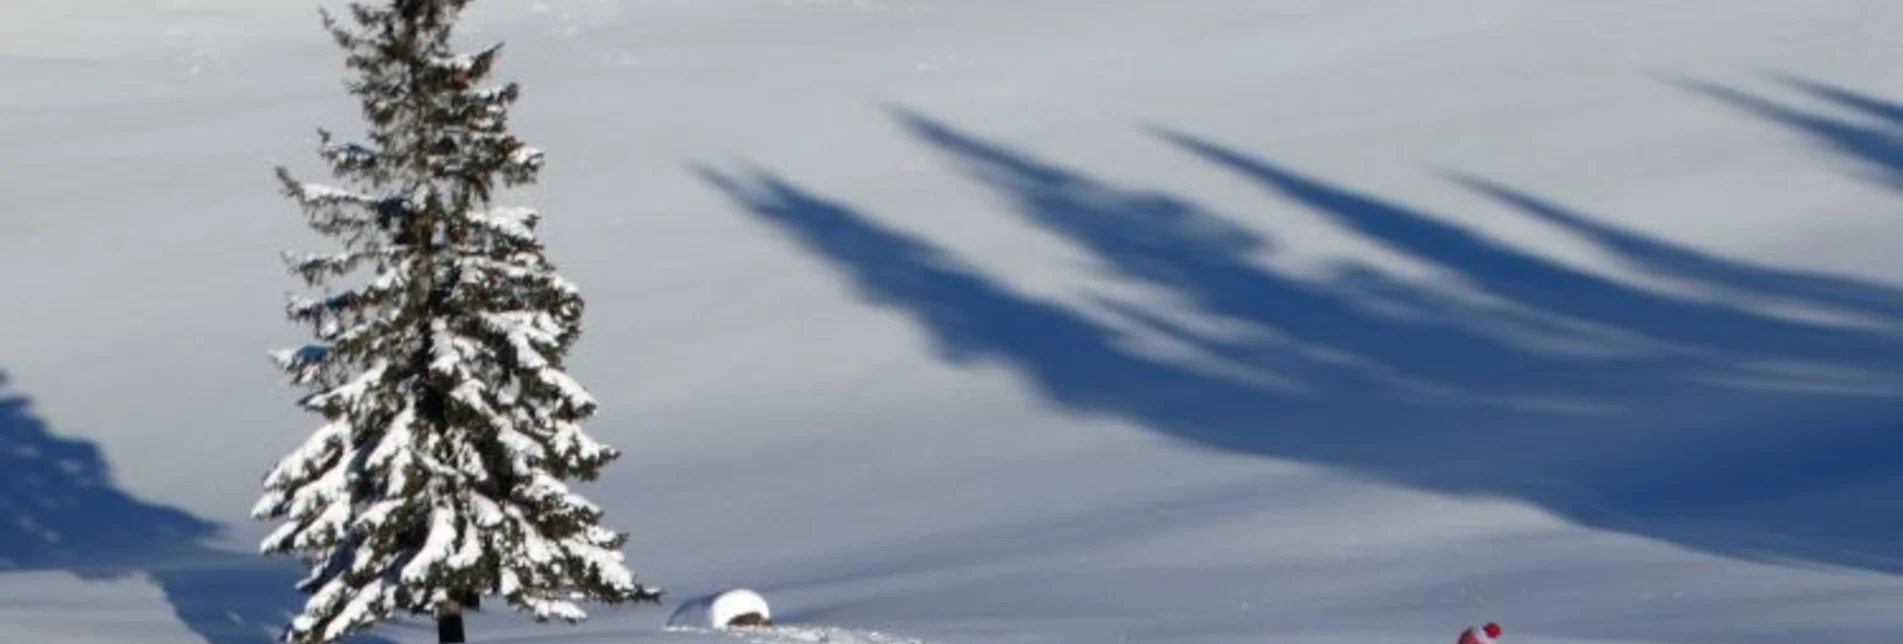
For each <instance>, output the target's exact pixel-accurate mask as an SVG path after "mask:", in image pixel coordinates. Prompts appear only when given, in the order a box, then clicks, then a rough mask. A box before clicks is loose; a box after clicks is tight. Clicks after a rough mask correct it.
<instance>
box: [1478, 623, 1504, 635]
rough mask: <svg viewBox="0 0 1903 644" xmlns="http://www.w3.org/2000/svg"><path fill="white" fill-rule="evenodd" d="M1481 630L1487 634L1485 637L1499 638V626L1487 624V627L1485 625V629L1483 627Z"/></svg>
mask: <svg viewBox="0 0 1903 644" xmlns="http://www.w3.org/2000/svg"><path fill="white" fill-rule="evenodd" d="M1481 630H1484V631H1486V632H1487V637H1499V636H1500V625H1499V624H1495V623H1493V622H1487V625H1486V626H1485V627H1483V628H1481Z"/></svg>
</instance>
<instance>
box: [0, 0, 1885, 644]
mask: <svg viewBox="0 0 1903 644" xmlns="http://www.w3.org/2000/svg"><path fill="white" fill-rule="evenodd" d="M1900 33H1903V3H1898V2H1896V0H1809V1H1803V2H1799V1H1796V0H1672V1H1670V2H1660V1H1641V0H1438V1H1435V2H1417V1H1412V0H693V1H689V0H619V1H615V0H539V1H534V2H519V1H513V0H487V1H485V2H478V3H477V7H475V8H474V9H472V15H471V19H470V28H469V30H468V31H467V35H468V36H469V38H470V42H471V43H485V42H489V41H492V40H498V39H499V40H504V41H506V42H507V43H508V45H507V49H506V50H505V55H504V56H505V58H504V60H505V62H504V65H503V68H502V69H501V71H500V74H501V76H502V77H504V78H507V79H512V80H517V81H520V82H521V83H522V84H523V90H524V97H523V100H522V101H521V103H520V104H519V106H518V108H517V110H516V112H515V114H516V117H515V121H514V122H515V124H516V126H517V127H516V129H517V132H518V133H519V134H521V135H522V136H523V137H524V138H525V139H527V140H528V141H529V142H531V143H532V144H535V145H537V146H539V147H541V148H542V149H544V150H546V151H547V153H548V159H549V169H548V171H547V172H546V173H545V174H544V180H543V181H542V183H541V184H540V185H539V186H537V187H536V189H535V190H533V191H532V192H529V193H527V194H526V195H523V196H522V198H521V200H520V201H524V202H527V203H532V204H534V205H536V206H539V207H541V208H542V209H543V210H544V211H545V213H546V214H547V221H546V223H545V224H544V226H543V230H544V231H545V235H546V239H547V241H548V243H549V248H550V255H551V259H553V260H554V261H555V262H556V263H557V265H558V266H560V267H561V268H562V269H563V271H564V272H565V274H566V275H568V276H569V277H570V278H572V279H573V280H574V281H575V282H577V283H578V284H579V285H580V286H581V288H582V289H583V293H584V295H585V296H587V298H588V301H589V309H588V314H587V318H586V320H585V323H584V326H585V328H586V330H587V332H586V335H585V336H584V337H583V338H582V340H581V342H580V344H579V345H578V348H577V350H576V354H575V358H574V361H573V362H572V364H571V366H572V367H573V368H574V369H573V372H574V374H575V375H576V376H577V377H578V378H580V379H581V381H582V382H583V383H584V384H586V385H588V386H589V387H590V389H591V390H592V391H593V392H594V393H595V394H596V395H597V397H598V398H600V400H601V401H602V404H603V411H602V413H601V415H600V416H599V418H598V420H597V421H596V422H594V423H593V424H592V425H591V426H590V428H591V430H592V431H593V432H594V434H595V435H596V436H597V437H599V438H601V439H602V440H604V441H606V442H609V443H610V444H613V445H615V446H617V447H620V448H622V449H623V450H624V451H625V452H626V454H627V456H626V457H625V458H624V459H622V460H621V461H619V462H618V463H616V464H615V465H613V466H611V467H610V469H609V470H608V474H607V476H606V477H605V478H604V479H603V480H602V481H600V482H598V483H597V484H595V485H592V486H591V487H589V488H588V492H589V494H591V495H592V497H593V498H594V499H596V500H598V501H600V502H601V503H602V504H603V505H604V506H605V507H606V508H607V509H608V511H609V514H608V521H609V522H610V524H611V525H614V526H616V527H619V528H623V529H626V530H629V531H630V532H631V533H632V535H633V541H632V543H631V544H630V546H629V548H628V554H629V558H630V563H631V564H632V567H633V568H634V569H635V571H636V573H637V574H638V575H639V576H640V577H641V579H642V580H643V581H645V582H648V583H652V584H657V585H659V586H661V587H663V588H664V589H666V590H667V591H668V593H669V595H668V603H667V604H666V605H662V606H652V605H649V606H642V607H638V608H631V609H625V610H622V609H615V610H605V611H601V612H599V613H598V614H597V615H596V618H595V619H593V620H591V621H590V622H588V623H586V624H584V625H580V626H574V627H569V626H561V625H535V624H533V623H530V622H527V621H524V620H520V619H516V618H514V617H512V616H509V615H502V614H495V613H493V612H491V613H485V614H482V615H478V616H477V617H476V618H475V619H474V620H473V622H472V624H471V635H472V641H478V642H518V643H530V642H564V643H571V642H572V643H607V642H683V643H688V642H692V643H703V642H704V643H718V642H768V643H779V642H838V643H842V644H844V643H852V642H857V643H864V644H897V643H904V644H911V643H914V642H923V643H929V644H961V643H970V644H980V643H983V644H991V643H1014V644H1056V643H1074V644H1106V643H1113V642H1146V643H1147V642H1170V643H1177V642H1182V643H1194V644H1241V643H1245V642H1246V643H1251V644H1254V643H1262V642H1287V643H1290V644H1295V643H1301V644H1403V643H1415V642H1450V641H1452V639H1453V637H1454V635H1455V634H1456V633H1457V632H1458V631H1459V629H1460V628H1462V627H1464V626H1465V625H1467V624H1470V623H1473V622H1476V621H1485V620H1497V621H1499V622H1501V623H1502V624H1503V625H1504V626H1505V627H1506V637H1505V638H1504V639H1503V640H1502V642H1503V644H1615V643H1617V644H1635V643H1647V644H1667V643H1672V644H1677V643H1694V642H1697V643H1706V642H1709V643H1714V644H1717V643H1722V644H1772V643H1787V642H1794V641H1803V642H1832V643H1870V644H1880V643H1894V642H1899V641H1903V578H1900V577H1899V576H1898V575H1899V574H1903V435H1900V434H1899V430H1903V253H1898V252H1897V251H1896V249H1897V248H1899V245H1900V244H1903V39H1899V38H1898V36H1897V34H1900ZM341 73H342V65H341V58H340V55H339V53H338V52H337V51H336V50H335V49H333V48H332V47H331V46H330V42H329V41H328V40H327V39H326V37H325V35H324V34H323V33H322V31H321V30H320V28H319V25H318V23H317V16H316V12H315V7H314V6H313V5H312V4H311V3H309V2H305V1H291V0H269V1H265V0H248V1H244V0H7V1H6V2H0V145H3V146H4V152H0V371H4V372H5V373H6V374H7V375H8V380H7V381H6V383H5V384H4V386H0V642H8V643H11V642H49V643H51V642H60V643H73V644H94V643H107V642H140V643H144V644H170V643H185V642H208V643H210V644H247V643H254V642H263V641H266V639H267V637H268V636H269V634H270V633H272V632H273V631H275V629H276V628H278V626H279V625H280V624H282V622H283V620H284V619H286V617H287V616H288V614H289V613H290V610H291V609H292V608H293V607H294V606H295V605H296V604H297V603H298V601H299V598H298V597H297V596H296V594H295V592H294V591H292V590H291V582H292V581H293V580H294V579H295V578H296V576H297V575H298V571H297V570H296V569H295V567H294V566H293V565H291V564H290V563H288V562H284V561H281V560H265V559H262V558H259V557H257V556H254V555H253V554H252V553H253V552H254V551H255V544H256V542H257V540H258V538H259V537H260V536H262V534H263V533H264V531H265V530H266V529H267V528H268V527H269V526H267V525H265V524H260V523H257V522H254V521H251V520H250V519H248V518H247V517H246V512H247V511H248V510H249V508H250V506H251V504H252V502H253V501H254V500H255V499H256V497H257V495H258V493H259V491H260V488H259V477H260V476H261V475H262V474H263V472H264V471H265V469H266V468H268V467H269V466H270V465H271V464H272V463H273V462H275V461H276V459H277V458H278V457H279V456H281V455H282V454H283V453H284V452H285V451H286V450H288V449H289V448H291V447H292V446H294V445H296V444H297V443H298V442H299V441H300V440H301V439H302V438H303V437H304V436H305V435H306V434H307V433H308V432H309V431H310V430H312V429H313V428H314V424H313V422H312V419H311V418H309V417H307V416H305V415H304V414H302V413H300V412H298V411H297V410H296V409H294V407H293V406H292V401H293V400H294V398H295V397H296V395H297V392H296V390H293V389H292V388H290V387H288V386H286V385H285V384H284V383H283V382H282V381H281V380H280V378H279V377H278V375H277V373H276V372H275V371H274V370H273V369H272V368H271V366H270V365H269V364H268V363H267V361H266V359H265V352H266V351H268V350H270V349H274V348H278V347H282V346H289V345H294V344H297V343H300V342H303V341H304V340H305V338H306V335H305V333H304V331H303V330H302V329H299V328H296V327H294V326H292V325H290V324H289V323H288V322H286V321H284V320H283V318H282V315H281V310H282V308H281V303H282V301H283V297H284V295H285V294H286V293H287V292H291V291H295V290H297V289H298V287H299V285H298V284H297V283H296V282H295V280H294V279H293V278H292V277H291V276H289V275H287V274H285V273H284V272H283V271H282V270H281V269H280V268H279V264H278V261H277V253H278V251H279V250H282V249H299V250H313V249H317V248H322V247H323V246H322V241H321V240H318V239H315V238H313V237H312V236H311V235H310V234H308V233H307V232H306V231H305V229H304V224H303V218H302V216H301V215H300V213H299V212H298V211H297V210H296V208H295V207H294V206H293V205H292V204H291V203H290V202H288V201H286V200H284V199H283V198H281V197H280V196H279V195H278V194H277V192H276V190H277V184H276V182H275V181H274V180H273V178H272V176H271V171H272V168H273V166H275V165H278V164H285V165H289V166H290V167H291V168H292V169H294V170H296V171H298V172H300V173H301V174H305V175H309V176H313V177H316V176H318V174H319V173H320V171H321V165H320V164H319V163H318V162H317V159H316V157H315V156H314V154H313V152H312V146H313V144H314V142H315V140H316V136H315V129H316V128H318V127H327V128H332V129H335V130H337V131H339V132H342V133H350V134H355V133H356V132H358V131H359V130H360V125H359V121H358V119H357V115H356V106H355V104H354V103H353V102H352V101H351V99H350V98H349V97H347V96H346V95H345V94H344V93H343V92H342V89H341V84H340V83H341ZM732 585H744V586H748V587H752V588H755V589H758V590H760V591H762V592H763V593H764V594H766V596H767V597H768V598H770V599H772V600H773V602H774V605H773V608H774V618H775V620H776V621H777V622H779V623H781V624H783V625H785V627H784V628H781V629H777V630H774V631H763V632H759V633H752V634H736V633H709V632H703V631H691V630H670V629H668V628H667V627H666V626H665V622H666V618H667V615H668V614H669V612H670V611H671V610H672V608H673V604H674V603H675V602H679V601H685V600H687V599H691V598H693V597H695V596H698V595H702V594H704V593H707V592H711V591H716V590H719V589H721V588H725V587H728V586H732ZM364 641H366V642H385V643H389V642H402V643H413V644H414V643H423V642H432V641H434V632H433V630H432V629H431V627H430V625H429V624H428V623H427V622H424V621H417V620H406V621H403V622H399V623H395V624H391V625H389V626H387V627H384V628H380V629H378V630H377V631H376V633H375V637H372V638H366V639H365V640H364Z"/></svg>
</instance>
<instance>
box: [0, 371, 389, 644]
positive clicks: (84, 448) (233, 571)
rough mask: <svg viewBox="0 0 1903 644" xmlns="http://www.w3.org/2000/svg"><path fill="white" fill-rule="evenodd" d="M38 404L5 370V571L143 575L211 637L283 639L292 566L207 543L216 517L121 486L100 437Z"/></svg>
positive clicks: (296, 600) (0, 489)
mask: <svg viewBox="0 0 1903 644" xmlns="http://www.w3.org/2000/svg"><path fill="white" fill-rule="evenodd" d="M31 406H32V401H31V400H30V399H28V398H26V397H24V396H20V395H18V394H16V393H11V392H9V387H8V382H7V379H6V376H5V373H4V372H0V572H9V571H14V572H17V571H64V572H67V573H70V574H73V575H76V576H78V577H79V578H81V579H84V580H88V581H100V580H113V579H125V578H129V577H134V576H143V577H147V578H149V579H151V580H152V582H153V583H155V584H156V585H158V587H159V588H160V589H161V590H162V591H163V592H164V594H165V597H166V600H167V601H168V602H169V603H170V604H171V606H172V610H173V613H174V614H175V615H177V616H178V618H179V620H180V621H181V622H182V623H184V625H185V626H186V627H187V628H189V629H190V630H191V631H192V632H194V633H196V634H197V635H198V636H199V637H202V638H203V639H204V640H205V641H206V642H209V643H211V644H262V643H264V642H275V641H277V635H278V633H279V632H281V631H282V629H283V627H284V625H285V624H287V623H289V619H290V617H291V615H292V614H294V612H295V610H296V609H297V608H298V606H299V605H300V604H301V598H300V597H299V596H298V593H297V591H296V589H295V588H294V584H295V583H296V581H297V579H298V571H297V570H296V569H295V568H294V567H287V566H284V565H282V564H281V563H279V562H272V561H266V560H264V559H263V558H261V557H257V556H249V555H241V554H237V553H232V552H227V551H223V550H218V549H215V548H212V547H209V546H207V545H205V543H206V542H207V541H208V540H210V539H212V538H214V537H216V536H217V535H218V532H219V526H218V525H217V524H215V523H212V522H209V521H206V520H204V519H200V518H198V517H195V516H192V515H191V514H189V513H187V512H185V511H182V510H179V509H176V508H170V507H166V506H162V505H156V504H151V503H146V502H144V501H140V500H139V499H136V498H134V497H132V496H131V495H129V494H127V493H125V492H124V491H122V490H120V489H118V487H117V486H116V485H115V484H114V482H113V480H112V474H111V469H110V467H109V466H108V465H107V463H106V460H105V458H104V457H103V456H102V455H101V453H100V450H99V448H98V447H97V446H95V445H93V444H91V443H88V442H86V441H83V440H79V439H75V438H69V437H62V436H58V435H55V434H54V433H52V431H51V430H49V429H48V428H47V426H46V423H45V421H43V420H41V419H40V418H39V417H37V416H36V415H34V413H33V411H32V409H31ZM352 641H357V642H366V643H377V642H382V643H386V644H387V643H388V640H384V639H381V638H366V639H361V640H352Z"/></svg>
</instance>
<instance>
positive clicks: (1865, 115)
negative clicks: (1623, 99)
mask: <svg viewBox="0 0 1903 644" xmlns="http://www.w3.org/2000/svg"><path fill="white" fill-rule="evenodd" d="M1776 80H1777V81H1778V82H1779V84H1781V85H1784V86H1785V87H1788V88H1792V89H1794V90H1797V91H1799V92H1801V93H1803V94H1804V95H1807V96H1809V97H1811V98H1813V99H1817V100H1820V101H1822V102H1823V103H1825V104H1828V105H1830V106H1832V107H1835V108H1837V109H1839V110H1841V111H1844V112H1847V113H1848V114H1854V115H1856V118H1852V117H1850V116H1848V115H1843V116H1840V115H1835V114H1829V113H1825V112H1822V111H1813V110H1806V109H1802V108H1797V107H1792V106H1790V105H1788V104H1786V103H1783V102H1779V101H1776V100H1772V99H1770V98H1766V97H1764V96H1761V95H1758V94H1754V93H1751V92H1748V91H1745V90H1741V89H1737V88H1734V87H1727V86H1724V85H1719V84H1716V83H1709V82H1705V81H1700V80H1693V79H1682V78H1681V79H1676V84H1678V85H1679V86H1681V87H1684V88H1687V89H1689V90H1691V91H1693V92H1697V93H1699V94H1703V95H1706V96H1709V97H1712V98H1715V99H1717V100H1719V101H1721V102H1724V103H1726V104H1729V105H1731V106H1733V107H1736V108H1738V109H1742V110H1744V111H1746V112H1749V113H1751V114H1753V115H1756V116H1758V117H1760V118H1763V119H1766V120H1769V121H1771V122H1774V123H1778V124H1780V125H1783V126H1785V127H1788V128H1791V129H1794V130H1797V131H1798V132H1801V133H1803V134H1804V135H1806V136H1808V137H1810V138H1811V139H1812V140H1814V141H1816V142H1818V143H1819V144H1822V145H1823V146H1825V147H1826V148H1828V149H1830V150H1832V151H1835V152H1837V153H1839V154H1840V155H1842V156H1845V157H1848V158H1849V159H1850V160H1852V161H1854V162H1856V163H1857V164H1858V166H1859V167H1860V168H1861V169H1862V170H1863V174H1864V176H1865V178H1868V179H1870V180H1872V181H1875V182H1877V183H1879V184H1882V185H1885V186H1888V187H1890V188H1892V189H1896V190H1903V104H1899V103H1897V102H1895V101H1891V100H1888V99H1884V98H1880V97H1877V96H1874V95H1871V94H1866V93H1863V92H1858V91H1856V90H1852V89H1848V88H1845V87H1840V86H1837V85H1833V84H1830V83H1825V82H1822V81H1816V80H1811V79H1805V78H1798V77H1794V76H1777V77H1776Z"/></svg>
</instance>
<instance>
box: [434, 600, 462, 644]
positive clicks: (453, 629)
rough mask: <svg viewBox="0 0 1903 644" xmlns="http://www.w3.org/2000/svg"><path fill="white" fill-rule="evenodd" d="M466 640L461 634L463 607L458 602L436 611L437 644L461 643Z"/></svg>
mask: <svg viewBox="0 0 1903 644" xmlns="http://www.w3.org/2000/svg"><path fill="white" fill-rule="evenodd" d="M467 641H469V640H467V639H465V636H464V635H463V609H462V605H461V604H460V603H458V604H456V605H452V606H450V607H449V608H447V609H444V610H442V611H439V612H437V614H436V642H437V644H463V643H464V642H467Z"/></svg>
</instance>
